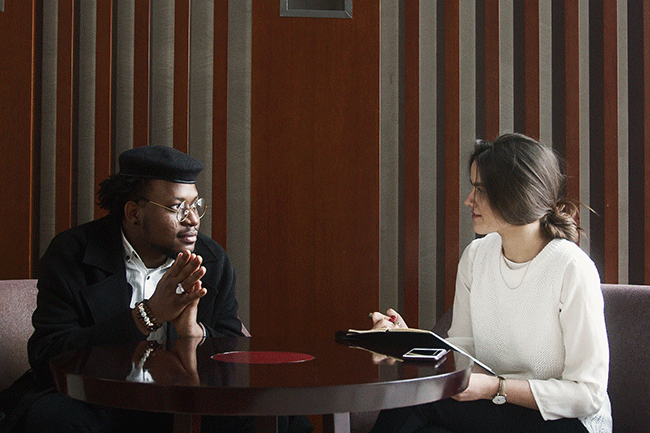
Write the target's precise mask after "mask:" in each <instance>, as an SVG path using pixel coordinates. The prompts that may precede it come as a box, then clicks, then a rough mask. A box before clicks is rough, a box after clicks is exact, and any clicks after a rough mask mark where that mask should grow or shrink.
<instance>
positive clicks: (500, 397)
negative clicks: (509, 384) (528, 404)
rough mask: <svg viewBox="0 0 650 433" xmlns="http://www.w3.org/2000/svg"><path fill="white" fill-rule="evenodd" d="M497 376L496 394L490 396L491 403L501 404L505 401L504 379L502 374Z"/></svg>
mask: <svg viewBox="0 0 650 433" xmlns="http://www.w3.org/2000/svg"><path fill="white" fill-rule="evenodd" d="M497 377H498V378H499V391H497V395H495V396H494V397H493V398H492V403H494V404H503V403H505V402H506V379H505V377H503V376H497Z"/></svg>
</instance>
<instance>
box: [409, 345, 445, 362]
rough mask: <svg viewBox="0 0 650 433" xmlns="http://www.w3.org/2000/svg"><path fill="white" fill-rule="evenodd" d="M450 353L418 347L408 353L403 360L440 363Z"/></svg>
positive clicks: (443, 350)
mask: <svg viewBox="0 0 650 433" xmlns="http://www.w3.org/2000/svg"><path fill="white" fill-rule="evenodd" d="M448 352H449V350H447V349H431V348H427V347H416V348H413V349H411V350H409V351H408V352H406V353H405V354H404V356H403V358H404V359H410V360H414V361H415V360H418V361H440V360H441V359H442V358H443V357H444V356H445V355H446V354H447V353H448Z"/></svg>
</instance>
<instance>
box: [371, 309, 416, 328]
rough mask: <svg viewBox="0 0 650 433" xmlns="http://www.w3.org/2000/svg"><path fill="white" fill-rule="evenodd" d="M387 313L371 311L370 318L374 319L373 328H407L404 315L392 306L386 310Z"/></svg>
mask: <svg viewBox="0 0 650 433" xmlns="http://www.w3.org/2000/svg"><path fill="white" fill-rule="evenodd" d="M386 314H387V315H384V314H381V313H379V312H377V311H375V312H374V313H370V318H371V319H372V329H397V328H401V329H407V328H408V326H407V325H406V322H404V319H402V316H400V315H399V313H398V312H397V311H395V310H393V309H392V308H389V309H388V311H386Z"/></svg>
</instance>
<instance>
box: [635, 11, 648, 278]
mask: <svg viewBox="0 0 650 433" xmlns="http://www.w3.org/2000/svg"><path fill="white" fill-rule="evenodd" d="M642 34H643V44H642V46H643V72H644V74H643V95H644V98H643V125H644V128H643V140H642V143H644V144H645V143H650V2H643V33H642ZM641 156H642V157H643V165H642V167H643V170H642V173H643V179H644V181H643V203H644V204H645V206H644V208H645V211H644V212H643V221H644V222H643V228H644V234H645V235H644V236H643V238H644V240H643V252H644V260H643V263H644V265H645V266H644V270H645V273H644V275H643V280H642V281H641V280H638V281H635V283H636V284H650V146H648V145H647V144H645V145H644V146H643V153H642V155H641ZM633 182H634V181H633ZM630 257H633V256H632V255H630Z"/></svg>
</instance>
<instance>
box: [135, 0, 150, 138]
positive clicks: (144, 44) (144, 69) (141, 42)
mask: <svg viewBox="0 0 650 433" xmlns="http://www.w3.org/2000/svg"><path fill="white" fill-rule="evenodd" d="M150 29H151V6H150V4H149V0H135V17H134V29H133V32H134V37H133V45H134V47H133V51H134V52H133V125H134V127H133V147H138V146H146V145H147V144H149V128H150V122H149V116H150V111H149V95H150V90H149V86H150V77H149V69H150V63H151V62H150V59H151V50H150V48H149V42H150V40H151V36H150V32H151V30H150Z"/></svg>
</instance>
